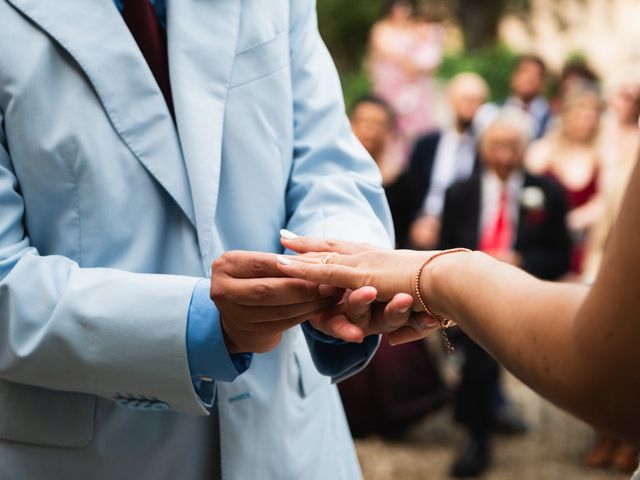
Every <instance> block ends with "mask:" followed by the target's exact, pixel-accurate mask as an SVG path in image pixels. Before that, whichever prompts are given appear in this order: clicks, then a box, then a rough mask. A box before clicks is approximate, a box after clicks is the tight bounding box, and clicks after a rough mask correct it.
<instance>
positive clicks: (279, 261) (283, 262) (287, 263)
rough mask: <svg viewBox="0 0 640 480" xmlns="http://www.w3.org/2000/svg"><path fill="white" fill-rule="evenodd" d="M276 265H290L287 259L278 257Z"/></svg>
mask: <svg viewBox="0 0 640 480" xmlns="http://www.w3.org/2000/svg"><path fill="white" fill-rule="evenodd" d="M278 263H279V264H280V265H291V260H289V259H288V258H287V257H283V256H281V255H278Z"/></svg>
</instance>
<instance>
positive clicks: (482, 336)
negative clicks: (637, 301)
mask: <svg viewBox="0 0 640 480" xmlns="http://www.w3.org/2000/svg"><path fill="white" fill-rule="evenodd" d="M421 287H422V292H423V295H424V296H425V299H426V301H427V303H428V304H429V306H430V308H431V309H432V310H433V311H434V312H435V313H436V314H440V315H445V316H447V317H450V318H452V319H454V320H456V321H457V322H458V324H459V325H460V327H461V328H462V329H463V330H464V331H465V332H466V333H467V334H469V336H471V337H472V338H473V339H474V340H476V341H477V342H478V343H479V344H480V345H482V346H483V347H484V348H485V349H486V350H487V351H489V352H490V353H491V354H492V355H493V356H494V357H495V358H496V359H497V360H498V361H499V362H500V363H501V364H503V365H504V366H505V367H506V368H507V369H508V370H510V371H512V372H513V373H514V374H515V375H516V376H517V377H519V378H520V379H522V380H523V381H524V382H525V383H527V384H528V385H530V386H531V387H532V388H533V389H534V390H536V391H538V392H539V393H540V394H541V395H543V396H545V397H547V398H549V399H550V400H552V401H553V402H555V403H557V404H558V405H559V406H561V407H563V408H565V409H567V410H569V411H570V412H572V413H574V414H576V415H578V416H580V417H582V418H584V419H585V420H587V421H590V422H592V423H594V424H596V425H600V426H603V427H605V428H612V429H613V430H615V431H616V432H618V433H620V434H623V435H625V436H627V437H628V438H630V436H631V435H634V434H635V435H636V438H637V435H638V434H640V432H639V431H637V430H634V429H630V430H629V431H627V430H626V429H628V428H629V426H630V425H635V427H636V428H637V426H638V414H637V413H634V412H632V411H631V410H632V409H633V410H637V407H636V405H637V400H638V397H635V399H636V401H635V402H634V401H633V398H629V397H630V394H631V393H632V392H630V391H629V385H628V381H625V372H615V371H611V369H610V368H608V367H607V365H610V363H611V361H612V355H614V354H615V347H614V346H613V345H611V346H607V345H605V344H602V342H606V339H605V338H602V337H604V336H606V333H605V332H604V331H602V332H601V331H599V328H598V326H597V325H600V324H602V323H603V322H599V323H597V324H596V322H593V321H592V320H591V319H590V318H588V317H589V314H588V312H585V311H584V309H583V308H582V306H583V304H584V303H585V299H586V298H587V296H588V295H589V287H586V286H583V285H571V284H553V283H549V282H543V281H540V280H537V279H535V278H534V277H532V276H530V275H528V274H526V273H524V272H522V271H520V270H518V269H516V268H513V267H511V266H509V265H507V264H504V263H501V262H498V261H496V260H494V259H492V258H491V257H489V256H487V255H484V254H482V253H478V252H474V253H468V254H454V255H446V256H443V257H440V258H439V259H437V260H436V261H434V262H433V263H432V264H431V265H429V267H428V268H427V269H426V270H425V273H424V274H423V276H422V279H421ZM590 323H591V325H589V324H590ZM585 329H589V331H585ZM599 342H600V344H599ZM637 368H640V365H638V366H637ZM626 373H627V374H628V370H627V372H626ZM626 378H628V377H626ZM603 389H605V390H606V391H604V392H603V391H602V390H603ZM634 415H635V424H634V422H633V417H634ZM618 418H626V425H625V424H623V423H622V422H618ZM634 432H635V433H634Z"/></svg>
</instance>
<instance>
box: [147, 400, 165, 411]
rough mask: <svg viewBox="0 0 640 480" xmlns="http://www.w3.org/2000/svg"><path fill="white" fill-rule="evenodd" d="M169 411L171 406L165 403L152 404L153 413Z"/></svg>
mask: <svg viewBox="0 0 640 480" xmlns="http://www.w3.org/2000/svg"><path fill="white" fill-rule="evenodd" d="M167 410H169V405H167V404H166V403H164V402H153V403H152V404H151V411H152V412H165V411H167Z"/></svg>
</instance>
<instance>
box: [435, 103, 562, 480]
mask: <svg viewBox="0 0 640 480" xmlns="http://www.w3.org/2000/svg"><path fill="white" fill-rule="evenodd" d="M534 134H535V124H533V123H532V122H531V119H530V118H529V116H528V115H527V114H525V113H523V112H522V111H521V110H519V109H515V108H513V107H511V108H506V109H505V110H504V111H502V112H500V113H498V116H497V118H495V119H493V120H490V122H489V125H488V126H486V129H485V130H484V131H483V132H482V133H481V136H480V140H479V145H478V151H479V157H480V164H481V166H480V170H479V172H478V173H477V174H476V175H472V176H471V177H470V178H468V179H466V180H463V181H460V182H457V183H455V184H453V185H452V186H451V187H450V188H449V189H448V190H447V192H446V196H445V202H444V209H443V213H442V230H441V235H440V243H439V245H438V247H439V248H443V249H446V248H453V247H466V248H470V249H473V250H482V251H484V252H485V253H487V254H489V255H492V256H494V257H495V258H497V259H499V260H502V261H504V262H507V263H510V264H512V265H515V266H517V267H520V268H523V269H524V270H526V271H527V272H529V273H530V274H532V275H535V276H536V277H539V278H542V279H546V280H554V279H556V278H558V277H559V276H561V275H562V274H563V273H565V272H566V271H567V270H568V267H569V256H570V250H571V242H570V240H569V234H568V232H567V227H566V224H565V216H566V213H567V205H566V202H565V198H564V194H563V192H562V189H561V188H560V187H559V186H558V185H556V184H555V183H552V182H551V180H547V179H544V178H540V177H535V176H533V175H529V174H528V173H526V172H525V170H524V168H523V158H524V153H525V150H526V148H527V145H528V142H529V139H530V138H531V137H532V136H533V135H534ZM455 343H456V346H458V347H460V350H462V351H463V352H464V363H463V366H462V375H461V382H460V385H459V388H458V390H457V394H456V419H457V420H458V421H459V422H460V423H461V424H462V425H463V426H464V427H466V429H467V430H468V433H469V438H468V440H467V442H466V444H465V445H464V447H463V448H462V449H461V451H460V452H459V455H458V458H457V459H456V461H455V464H454V466H453V469H452V474H453V476H454V477H456V478H465V477H474V476H477V475H480V474H482V473H483V472H484V471H485V470H486V469H487V467H488V466H489V459H490V438H491V434H492V432H493V430H494V429H495V427H496V421H497V419H498V418H497V415H498V405H497V404H496V399H495V396H496V391H497V389H498V385H499V375H500V368H499V366H498V364H497V362H496V361H495V360H494V359H493V358H492V357H490V356H489V354H487V353H486V352H485V351H484V350H483V349H482V348H481V347H480V346H479V345H477V344H476V343H475V342H473V341H472V340H471V339H470V338H468V337H467V336H466V335H464V334H460V335H459V336H458V338H456V340H455Z"/></svg>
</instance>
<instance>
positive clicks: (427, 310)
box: [416, 248, 471, 353]
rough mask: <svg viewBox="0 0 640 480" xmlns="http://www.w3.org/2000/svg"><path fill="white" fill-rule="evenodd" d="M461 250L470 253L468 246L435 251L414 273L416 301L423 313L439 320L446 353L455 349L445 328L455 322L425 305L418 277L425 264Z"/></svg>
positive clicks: (454, 324)
mask: <svg viewBox="0 0 640 480" xmlns="http://www.w3.org/2000/svg"><path fill="white" fill-rule="evenodd" d="M463 252H464V253H471V250H469V249H468V248H452V249H451V250H443V251H441V252H438V253H435V254H433V255H431V256H430V257H429V258H427V259H426V260H425V261H424V262H422V264H421V265H420V268H419V269H418V272H417V273H416V298H417V299H418V302H419V303H420V306H421V307H422V309H423V310H424V311H425V313H426V314H427V315H429V316H430V317H432V318H434V319H435V320H437V321H438V322H440V332H441V334H442V342H443V343H444V346H445V348H446V349H447V353H453V352H454V350H455V349H454V348H453V344H452V343H451V340H450V339H449V335H448V334H447V329H448V328H451V327H455V326H456V325H457V323H456V322H455V321H453V320H451V319H450V318H447V317H443V316H441V315H436V314H434V313H433V312H432V311H431V309H430V308H429V307H427V303H426V302H425V301H424V299H423V298H422V293H421V292H420V277H422V272H423V271H424V269H425V268H426V267H427V265H429V264H430V263H431V262H433V261H434V260H435V259H436V258H438V257H442V256H443V255H448V254H450V253H463Z"/></svg>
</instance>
